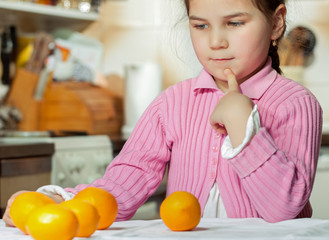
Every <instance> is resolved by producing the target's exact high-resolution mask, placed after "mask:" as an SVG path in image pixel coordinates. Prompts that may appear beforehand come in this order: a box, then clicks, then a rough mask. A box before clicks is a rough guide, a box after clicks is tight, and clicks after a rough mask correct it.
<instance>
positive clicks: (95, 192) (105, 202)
mask: <svg viewBox="0 0 329 240" xmlns="http://www.w3.org/2000/svg"><path fill="white" fill-rule="evenodd" d="M74 199H82V200H84V201H87V202H89V203H91V204H93V205H94V206H95V207H96V209H97V211H98V213H99V216H100V220H99V225H98V227H97V230H103V229H106V228H108V227H109V226H111V225H112V223H113V222H114V221H115V219H116V217H117V215H118V204H117V201H116V200H115V198H114V196H113V195H112V194H111V193H109V192H107V191H105V190H104V189H101V188H96V187H88V188H85V189H83V190H82V191H80V192H78V193H77V194H76V195H75V197H74Z"/></svg>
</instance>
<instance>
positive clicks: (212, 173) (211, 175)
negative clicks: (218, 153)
mask: <svg viewBox="0 0 329 240" xmlns="http://www.w3.org/2000/svg"><path fill="white" fill-rule="evenodd" d="M210 178H211V179H212V180H214V179H215V178H216V173H215V172H211V173H210Z"/></svg>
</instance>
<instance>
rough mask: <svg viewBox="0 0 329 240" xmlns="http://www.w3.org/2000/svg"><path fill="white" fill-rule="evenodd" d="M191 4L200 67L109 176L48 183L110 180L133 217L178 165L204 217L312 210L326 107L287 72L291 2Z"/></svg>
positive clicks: (145, 119)
mask: <svg viewBox="0 0 329 240" xmlns="http://www.w3.org/2000/svg"><path fill="white" fill-rule="evenodd" d="M185 5H186V9H187V13H188V18H189V23H190V32H191V38H192V43H193V46H194V49H195V52H196V55H197V57H198V59H199V61H200V62H201V64H202V65H203V67H204V69H203V70H202V72H201V73H200V75H199V76H198V77H196V78H193V79H189V80H186V81H182V82H180V83H178V84H176V85H174V86H172V87H170V88H168V89H167V90H165V91H164V92H163V93H162V94H161V95H160V96H159V97H157V98H156V99H155V100H154V101H153V102H152V103H151V105H150V106H149V107H148V109H147V110H146V111H145V113H144V114H143V116H142V117H141V118H140V120H139V121H138V123H137V125H136V127H135V129H134V131H133V133H132V134H131V136H130V138H129V139H128V140H127V143H126V144H125V146H124V147H123V149H122V151H121V153H120V154H119V155H118V156H117V157H116V158H115V159H114V160H113V161H112V162H111V164H110V165H109V167H108V168H107V170H106V173H105V175H104V176H103V177H102V178H101V179H98V180H96V181H95V182H93V183H92V184H82V185H78V186H77V187H75V188H68V189H65V190H64V189H62V188H60V187H56V186H45V187H42V188H41V189H39V191H41V192H44V193H46V194H49V195H52V196H53V197H54V198H56V199H57V200H59V201H63V199H64V200H67V199H70V198H72V197H73V196H74V194H76V193H77V192H78V191H80V190H82V189H84V188H86V187H88V186H90V185H92V186H96V187H100V188H104V189H106V190H107V191H109V192H111V193H112V194H113V195H114V196H115V197H116V199H117V201H118V205H119V215H118V218H117V220H118V221H120V220H127V219H129V218H131V217H132V216H133V215H134V213H135V211H136V210H137V209H138V208H139V207H140V206H141V205H142V204H143V203H144V202H145V201H146V200H147V199H148V197H150V196H151V195H152V194H153V193H154V192H155V190H156V189H157V187H158V186H159V184H160V183H161V180H162V178H163V176H164V173H165V169H166V166H168V169H169V172H168V184H167V194H168V195H169V194H171V193H172V192H174V191H179V190H183V191H188V192H190V193H192V194H194V195H195V196H196V197H197V198H198V200H199V202H200V205H201V208H202V214H203V217H229V218H249V217H256V218H263V219H265V220H266V221H268V222H278V221H282V220H287V219H293V218H299V217H311V215H312V208H311V205H310V203H309V197H310V194H311V190H312V185H313V181H314V176H315V171H316V165H317V164H316V163H317V158H318V154H319V146H320V137H321V125H322V111H321V108H320V106H319V103H318V102H317V100H316V99H315V97H314V96H313V95H312V94H311V93H310V92H309V91H308V90H306V89H305V88H303V87H302V86H301V85H299V84H297V83H295V82H294V81H291V80H288V79H286V78H284V77H283V76H281V75H279V73H280V69H279V59H278V55H277V44H278V41H279V39H280V38H281V36H282V35H283V33H284V30H285V15H286V8H285V4H284V0H271V1H268V0H185ZM16 195H17V194H15V195H14V196H13V197H12V198H11V199H10V200H9V201H8V207H7V212H6V214H5V216H4V220H5V222H6V223H7V224H8V225H12V222H11V220H10V217H9V214H8V209H9V208H10V204H11V202H12V200H13V198H14V197H15V196H16Z"/></svg>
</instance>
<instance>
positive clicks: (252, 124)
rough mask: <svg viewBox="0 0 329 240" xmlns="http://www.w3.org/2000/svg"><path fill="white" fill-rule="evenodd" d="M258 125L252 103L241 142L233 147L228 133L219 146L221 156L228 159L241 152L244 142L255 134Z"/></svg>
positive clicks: (255, 108) (258, 127)
mask: <svg viewBox="0 0 329 240" xmlns="http://www.w3.org/2000/svg"><path fill="white" fill-rule="evenodd" d="M260 127H261V126H260V119H259V114H258V110H257V105H254V107H253V109H252V111H251V113H250V115H249V118H248V121H247V127H246V135H245V137H244V139H243V141H242V143H241V144H240V145H239V146H237V147H236V148H233V146H232V143H231V140H230V137H229V135H227V136H226V138H225V139H224V142H223V145H222V148H221V153H222V157H223V158H226V159H230V158H233V157H235V156H236V155H238V154H239V153H240V152H241V150H242V149H243V148H244V147H245V146H246V144H247V143H248V142H249V141H250V140H251V139H252V137H253V136H255V135H256V133H257V132H258V131H259V129H260Z"/></svg>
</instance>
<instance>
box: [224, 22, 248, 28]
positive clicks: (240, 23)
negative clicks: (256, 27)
mask: <svg viewBox="0 0 329 240" xmlns="http://www.w3.org/2000/svg"><path fill="white" fill-rule="evenodd" d="M243 24H244V22H228V24H227V25H229V26H232V27H240V26H242V25H243Z"/></svg>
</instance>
